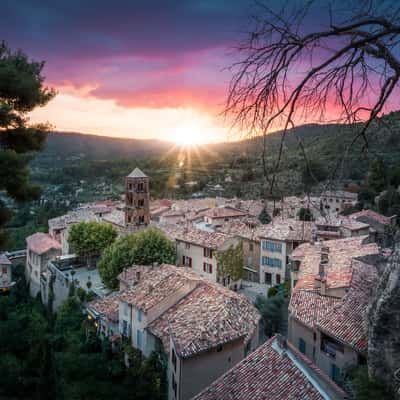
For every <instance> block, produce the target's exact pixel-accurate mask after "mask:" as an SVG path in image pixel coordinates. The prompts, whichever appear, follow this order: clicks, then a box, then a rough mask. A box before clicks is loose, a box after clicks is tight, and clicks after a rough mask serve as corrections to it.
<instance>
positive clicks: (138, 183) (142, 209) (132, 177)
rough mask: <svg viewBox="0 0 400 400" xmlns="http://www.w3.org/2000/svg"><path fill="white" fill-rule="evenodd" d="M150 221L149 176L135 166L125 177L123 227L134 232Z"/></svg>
mask: <svg viewBox="0 0 400 400" xmlns="http://www.w3.org/2000/svg"><path fill="white" fill-rule="evenodd" d="M149 222H150V194H149V177H148V176H147V175H145V174H144V173H143V172H142V171H141V170H140V169H139V168H135V169H134V170H133V171H132V172H131V173H130V174H129V175H128V176H127V177H126V178H125V227H126V229H127V231H128V232H134V231H137V230H139V229H142V228H144V227H146V226H147V225H148V224H149Z"/></svg>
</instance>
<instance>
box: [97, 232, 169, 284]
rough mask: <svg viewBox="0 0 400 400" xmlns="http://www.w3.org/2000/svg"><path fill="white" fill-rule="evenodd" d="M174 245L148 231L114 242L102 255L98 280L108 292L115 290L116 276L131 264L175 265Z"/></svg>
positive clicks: (161, 236) (159, 234) (157, 234)
mask: <svg viewBox="0 0 400 400" xmlns="http://www.w3.org/2000/svg"><path fill="white" fill-rule="evenodd" d="M175 261H176V250H175V244H174V243H173V242H172V241H170V240H169V239H168V238H167V237H166V236H165V235H164V234H163V233H162V232H161V231H160V230H158V229H156V228H147V229H145V230H143V231H140V232H137V233H133V234H131V235H127V236H125V237H122V238H121V239H118V240H117V241H115V242H114V243H113V244H112V245H111V246H109V247H108V248H107V249H106V250H105V251H104V253H103V255H102V257H101V260H100V262H99V264H98V269H99V273H100V276H101V278H102V280H103V282H104V284H105V285H106V286H107V287H109V288H113V289H115V288H117V287H118V279H117V276H118V275H119V274H120V273H121V272H122V271H123V270H124V269H125V268H128V267H131V266H132V265H133V264H138V265H151V264H153V263H158V264H162V263H168V264H174V263H175Z"/></svg>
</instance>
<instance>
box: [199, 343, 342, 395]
mask: <svg viewBox="0 0 400 400" xmlns="http://www.w3.org/2000/svg"><path fill="white" fill-rule="evenodd" d="M290 354H295V355H296V356H297V355H298V354H297V351H296V350H295V349H293V348H292V347H290V353H289V352H288V351H287V350H280V349H279V348H278V347H277V343H276V339H275V337H273V338H271V339H270V340H268V341H267V342H266V343H264V344H263V345H262V346H260V347H259V348H258V349H257V350H255V351H253V352H252V353H251V354H250V355H248V356H247V357H246V358H245V359H243V360H242V361H241V362H240V363H238V364H236V365H235V366H234V367H233V368H232V369H230V370H229V371H228V372H226V373H225V374H224V375H222V376H221V377H220V378H218V379H217V380H216V381H215V382H214V383H212V384H211V385H210V386H208V387H207V388H206V389H204V390H203V391H202V392H201V393H199V394H198V395H197V396H195V397H194V398H193V400H300V399H301V400H322V399H324V398H326V397H324V396H323V395H322V394H321V393H320V392H319V391H318V389H317V388H316V387H315V386H314V385H313V384H312V383H311V381H310V379H309V377H308V374H306V373H305V372H304V371H303V370H302V369H300V368H299V367H298V363H296V362H294V361H293V356H290ZM314 373H315V374H316V373H318V374H319V376H321V377H324V381H325V382H329V384H331V385H332V387H333V386H335V384H334V383H333V382H331V381H330V379H329V378H328V377H327V376H325V375H324V374H323V373H322V371H320V370H319V369H318V368H316V367H315V366H314ZM337 390H339V391H340V389H339V388H338V389H337Z"/></svg>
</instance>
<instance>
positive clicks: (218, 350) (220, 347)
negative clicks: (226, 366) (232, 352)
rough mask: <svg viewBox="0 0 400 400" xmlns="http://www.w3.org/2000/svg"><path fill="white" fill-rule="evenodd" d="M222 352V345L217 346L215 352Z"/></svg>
mask: <svg viewBox="0 0 400 400" xmlns="http://www.w3.org/2000/svg"><path fill="white" fill-rule="evenodd" d="M221 351H222V344H219V345H218V346H217V352H218V353H219V352H221Z"/></svg>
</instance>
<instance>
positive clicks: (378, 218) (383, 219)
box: [349, 210, 391, 225]
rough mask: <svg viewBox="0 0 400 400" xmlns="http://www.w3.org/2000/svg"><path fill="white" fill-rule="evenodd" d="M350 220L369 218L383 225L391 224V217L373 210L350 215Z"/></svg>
mask: <svg viewBox="0 0 400 400" xmlns="http://www.w3.org/2000/svg"><path fill="white" fill-rule="evenodd" d="M349 217H350V218H353V219H358V218H360V217H366V218H369V219H371V220H374V221H376V222H379V223H380V224H382V225H390V224H391V218H390V217H386V216H384V215H382V214H379V213H377V212H376V211H373V210H362V211H358V212H356V213H353V214H350V215H349Z"/></svg>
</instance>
